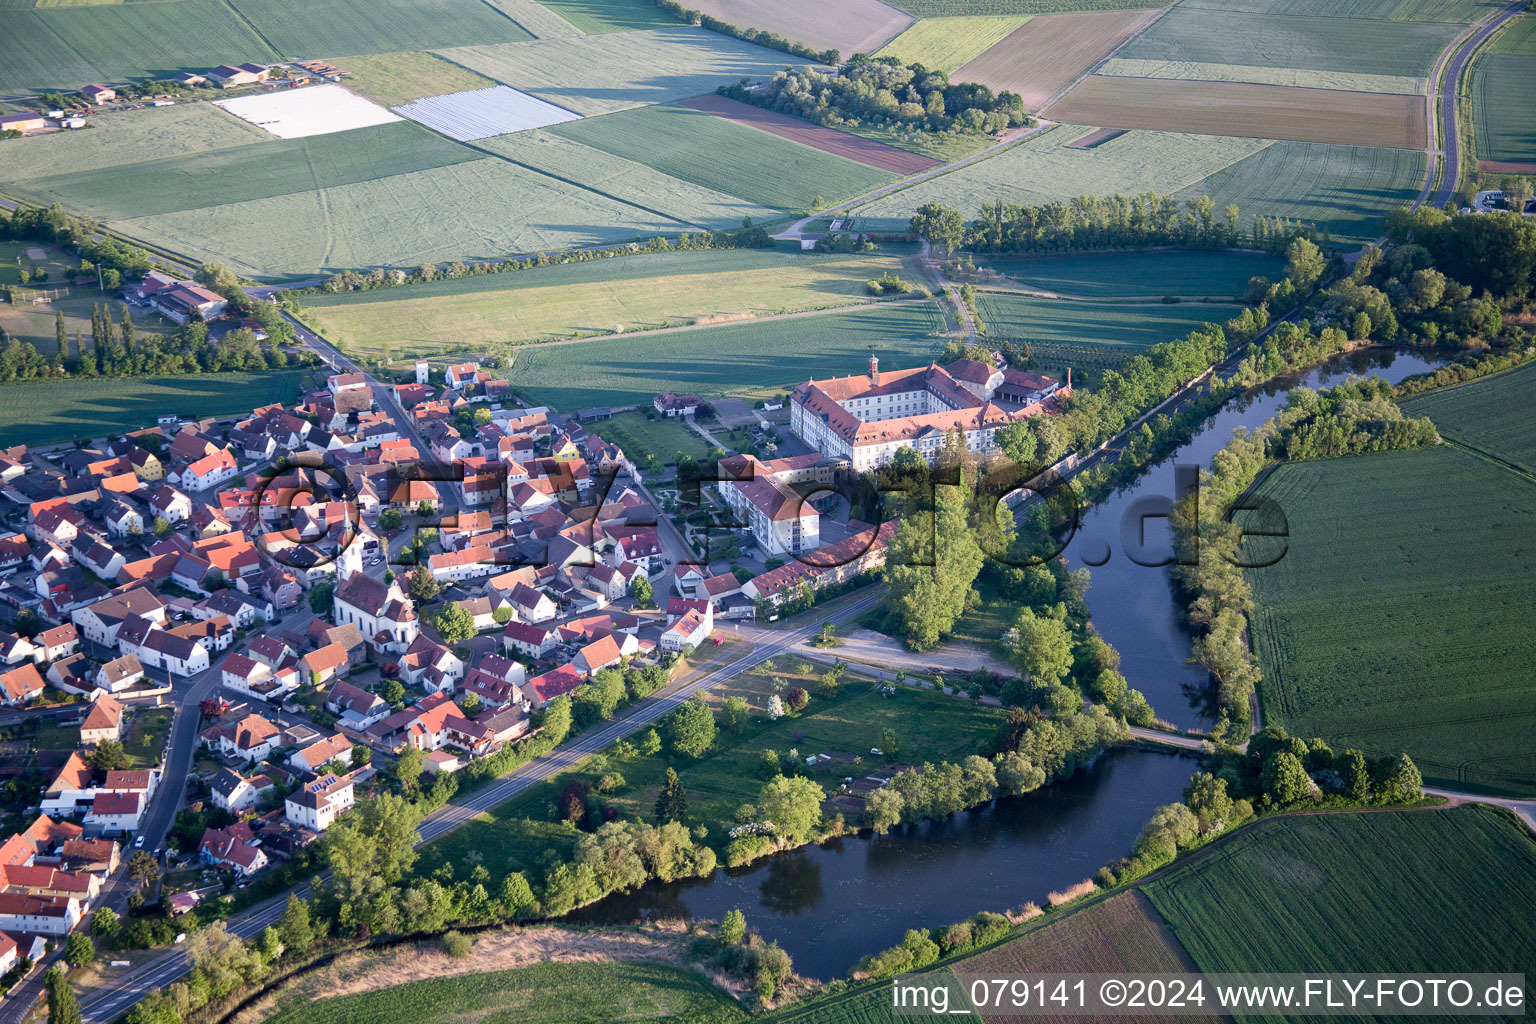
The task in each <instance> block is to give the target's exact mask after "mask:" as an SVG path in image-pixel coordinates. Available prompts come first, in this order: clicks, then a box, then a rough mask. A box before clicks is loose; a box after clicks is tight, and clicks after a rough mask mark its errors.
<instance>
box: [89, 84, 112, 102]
mask: <svg viewBox="0 0 1536 1024" xmlns="http://www.w3.org/2000/svg"><path fill="white" fill-rule="evenodd" d="M80 95H81V96H84V97H85V98H86V99H88V100H90V101H91V102H92V103H106V102H107V101H108V100H115V99H117V90H116V89H113V88H111V87H110V86H106V85H88V86H86V87H85V88H84V89H81V90H80Z"/></svg>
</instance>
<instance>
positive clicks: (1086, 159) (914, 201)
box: [854, 125, 1270, 231]
mask: <svg viewBox="0 0 1536 1024" xmlns="http://www.w3.org/2000/svg"><path fill="white" fill-rule="evenodd" d="M1093 130H1094V129H1092V128H1085V127H1081V126H1078V125H1061V126H1058V127H1055V128H1051V129H1049V130H1048V131H1045V132H1043V133H1041V134H1039V135H1034V136H1031V137H1029V138H1027V139H1025V140H1024V141H1022V142H1020V143H1018V144H1017V145H1015V146H1012V147H1010V148H1009V149H1005V150H1003V151H1002V152H1000V153H998V154H996V155H995V156H990V157H987V158H986V159H985V160H978V161H976V162H975V163H973V164H968V165H966V166H964V167H962V168H960V169H958V170H955V171H950V172H949V173H948V174H942V175H939V176H937V177H933V178H929V179H926V180H924V181H921V182H918V183H917V184H916V185H913V186H912V187H910V188H905V189H902V190H901V191H899V192H894V193H892V194H890V195H887V196H883V197H881V198H879V199H876V200H874V201H873V202H871V203H866V204H865V205H863V206H860V207H858V208H857V209H856V210H855V211H854V212H855V214H856V215H857V216H858V217H859V219H860V222H861V224H862V225H863V226H865V227H866V228H868V229H870V230H874V231H903V230H905V229H906V226H907V221H908V220H909V219H910V218H911V216H912V214H913V213H914V212H915V211H916V210H917V208H918V207H919V206H922V205H923V204H924V203H929V202H936V203H942V204H943V205H945V206H950V207H954V208H955V209H957V210H959V211H960V212H961V214H962V215H963V216H964V217H965V218H967V219H970V218H972V217H974V216H976V212H977V210H979V209H980V208H981V206H982V204H984V203H991V202H994V201H996V200H998V199H1001V200H1003V201H1005V202H1010V203H1025V204H1035V203H1046V202H1050V201H1051V200H1060V201H1062V202H1068V201H1070V200H1071V199H1073V198H1074V197H1076V196H1080V195H1082V194H1083V190H1084V189H1085V188H1094V187H1099V186H1097V185H1096V184H1095V183H1103V184H1102V189H1101V190H1102V191H1103V192H1104V193H1107V194H1112V193H1119V194H1121V195H1136V194H1137V193H1140V192H1165V193H1166V192H1177V191H1179V190H1180V189H1182V188H1184V187H1185V186H1187V185H1195V184H1196V183H1198V182H1200V181H1202V180H1203V179H1205V178H1206V177H1208V176H1209V175H1212V174H1215V173H1216V172H1217V171H1220V170H1221V169H1223V168H1225V167H1228V166H1230V165H1232V164H1235V163H1237V162H1238V161H1239V160H1242V159H1243V158H1244V157H1248V156H1252V155H1253V154H1254V153H1258V152H1260V151H1261V150H1263V149H1264V148H1265V147H1266V146H1268V145H1270V143H1268V142H1266V141H1264V140H1261V139H1238V138H1224V137H1221V136H1216V135H1181V134H1176V133H1172V132H1137V131H1133V132H1127V133H1126V134H1125V135H1122V136H1121V137H1120V138H1118V139H1115V140H1114V141H1112V142H1108V143H1105V144H1104V145H1101V146H1096V147H1094V148H1093V149H1073V148H1072V147H1071V146H1070V145H1069V144H1070V143H1071V142H1073V141H1074V140H1076V139H1079V138H1082V137H1083V136H1085V135H1088V134H1089V133H1090V132H1092V131H1093ZM1217 209H1218V210H1219V209H1221V204H1220V203H1218V204H1217ZM1244 216H1246V212H1245V214H1244Z"/></svg>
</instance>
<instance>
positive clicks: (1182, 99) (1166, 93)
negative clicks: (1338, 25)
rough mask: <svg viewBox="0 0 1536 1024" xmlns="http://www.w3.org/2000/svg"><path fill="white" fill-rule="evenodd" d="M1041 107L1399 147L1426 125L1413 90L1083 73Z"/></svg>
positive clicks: (1418, 141) (1105, 120)
mask: <svg viewBox="0 0 1536 1024" xmlns="http://www.w3.org/2000/svg"><path fill="white" fill-rule="evenodd" d="M1035 20H1038V19H1035ZM1030 24H1034V21H1031V22H1030ZM1046 113H1047V114H1048V115H1049V116H1050V117H1052V118H1054V119H1057V120H1062V121H1073V122H1076V123H1078V124H1097V125H1104V126H1107V127H1110V128H1149V129H1155V130H1158V131H1175V132H1198V133H1204V134H1209V135H1247V136H1252V137H1255V138H1260V137H1262V138H1272V139H1291V140H1294V141H1297V142H1327V143H1337V144H1341V145H1351V144H1359V145H1367V146H1391V147H1396V148H1399V149H1422V148H1423V147H1424V144H1425V131H1426V129H1425V119H1424V118H1425V108H1424V97H1422V96H1417V95H1412V96H1409V95H1400V94H1388V93H1365V92H1345V91H1342V90H1338V89H1294V88H1291V87H1289V86H1283V85H1255V84H1253V83H1251V82H1196V81H1185V80H1178V79H1162V78H1117V77H1111V76H1108V75H1092V76H1090V77H1088V78H1087V79H1085V80H1084V81H1083V82H1082V84H1080V85H1078V86H1077V88H1075V89H1073V90H1072V91H1071V92H1070V93H1068V94H1067V95H1066V96H1065V97H1063V98H1062V99H1061V100H1059V101H1057V102H1056V103H1054V104H1052V105H1051V107H1050V109H1049V110H1048V111H1047V112H1046Z"/></svg>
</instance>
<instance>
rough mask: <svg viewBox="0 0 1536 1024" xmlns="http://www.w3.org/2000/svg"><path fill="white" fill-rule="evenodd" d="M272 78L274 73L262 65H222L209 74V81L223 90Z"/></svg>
mask: <svg viewBox="0 0 1536 1024" xmlns="http://www.w3.org/2000/svg"><path fill="white" fill-rule="evenodd" d="M271 76H272V72H271V71H269V70H268V69H266V68H264V67H262V66H261V65H260V64H240V65H234V64H220V65H219V66H218V67H216V68H213V69H211V70H210V71H209V72H208V81H210V82H212V83H213V84H214V85H217V86H219V87H220V88H221V89H232V88H234V87H235V86H237V85H252V84H254V83H256V82H265V81H266V80H267V79H268V78H270V77H271Z"/></svg>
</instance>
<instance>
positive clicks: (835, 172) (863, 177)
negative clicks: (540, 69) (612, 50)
mask: <svg viewBox="0 0 1536 1024" xmlns="http://www.w3.org/2000/svg"><path fill="white" fill-rule="evenodd" d="M550 133H551V134H553V135H557V136H560V137H562V138H566V139H573V140H575V141H576V142H580V143H583V144H584V145H587V146H592V147H595V148H597V149H601V150H604V151H606V152H609V153H612V154H614V155H615V156H619V157H623V158H625V159H628V160H635V161H638V162H639V163H642V164H646V165H648V166H650V167H654V168H655V169H656V170H658V171H661V172H662V173H664V174H669V175H671V176H673V177H675V178H681V179H683V180H684V181H691V182H693V183H695V184H697V185H702V186H703V187H705V188H708V189H713V190H715V191H718V192H724V193H727V194H729V195H734V196H740V197H741V198H743V199H746V200H748V201H749V202H752V203H757V204H759V205H761V206H767V207H772V208H774V209H779V210H804V209H809V208H810V206H811V202H812V200H814V199H815V198H816V197H817V196H820V197H822V198H823V199H825V200H826V201H827V202H834V201H836V200H839V199H844V198H846V197H848V196H853V195H858V194H859V193H861V192H867V191H869V190H870V189H872V188H876V187H878V186H880V185H883V184H885V183H886V182H888V181H891V180H893V179H894V178H895V175H893V174H890V173H888V172H886V171H881V170H878V169H877V168H874V167H868V166H866V165H864V164H861V163H857V162H856V161H853V160H849V159H847V158H845V157H840V156H834V155H833V154H831V153H823V152H822V151H820V150H817V149H812V148H811V147H810V146H803V145H801V144H800V143H798V142H791V141H790V140H788V139H783V138H780V137H779V136H777V135H772V134H770V133H768V132H764V131H759V130H758V129H756V128H748V127H746V126H745V125H740V124H736V123H735V122H733V121H730V120H727V119H726V118H723V117H717V116H716V115H714V114H708V113H705V112H703V111H699V110H690V109H688V108H686V107H674V106H651V107H642V108H640V109H638V110H632V111H625V112H623V113H618V114H609V115H608V116H606V117H598V118H591V119H587V120H582V121H572V122H568V123H566V124H563V125H559V126H557V127H555V128H552V129H550Z"/></svg>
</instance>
